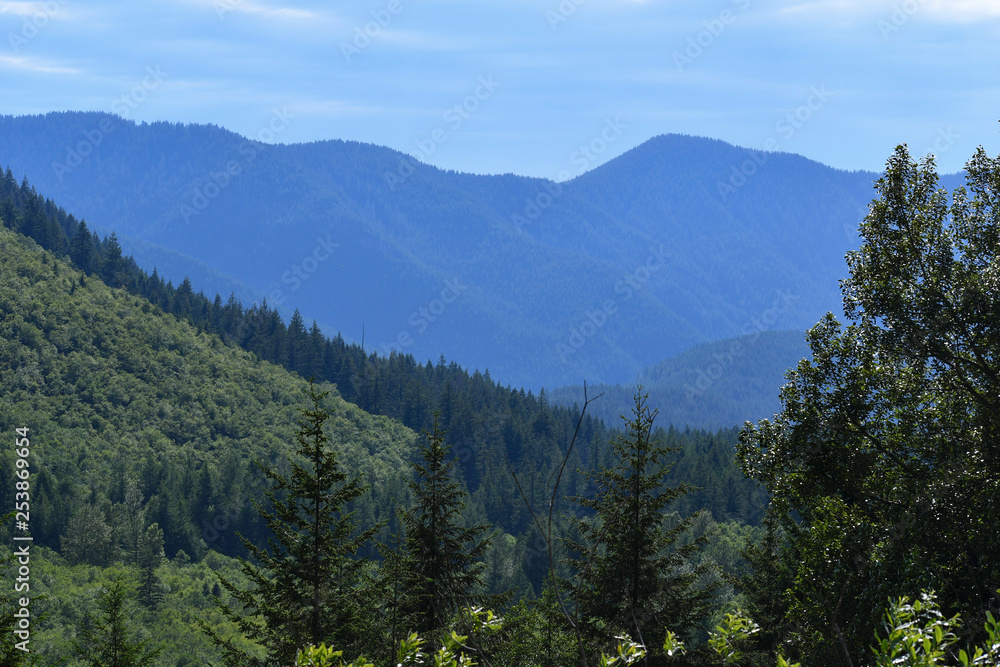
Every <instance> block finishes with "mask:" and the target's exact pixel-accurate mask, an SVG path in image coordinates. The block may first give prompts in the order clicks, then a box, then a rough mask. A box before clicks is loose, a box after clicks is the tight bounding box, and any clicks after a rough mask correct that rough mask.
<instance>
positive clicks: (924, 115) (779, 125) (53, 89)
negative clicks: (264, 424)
mask: <svg viewBox="0 0 1000 667" xmlns="http://www.w3.org/2000/svg"><path fill="white" fill-rule="evenodd" d="M0 28H2V30H0V35H3V36H4V39H3V40H2V43H0V99H2V100H3V104H2V105H0V113H6V114H26V113H42V112H46V111H52V110H65V109H93V110H104V111H115V112H118V113H122V109H123V105H121V104H120V103H119V104H117V105H116V104H115V102H116V100H121V98H122V97H123V96H126V97H128V96H130V95H132V93H133V91H136V90H137V87H139V88H142V86H143V78H144V77H145V76H147V75H146V72H147V68H159V71H161V72H164V73H165V76H164V77H163V79H162V81H161V82H160V83H158V85H157V86H156V87H155V88H153V89H149V90H143V91H142V93H140V96H141V97H142V99H141V100H140V101H135V100H133V102H135V103H134V104H129V105H125V106H124V109H125V111H127V113H122V115H126V117H130V118H134V119H136V120H145V121H154V120H171V121H183V122H201V123H215V124H218V125H223V126H225V127H228V128H230V129H232V130H234V131H237V132H240V133H242V134H245V135H248V136H256V135H257V134H258V133H259V131H260V130H261V128H263V127H266V124H267V122H268V119H269V118H270V117H271V114H272V110H273V109H274V108H287V109H288V110H289V111H290V112H291V113H292V114H294V116H295V118H294V121H293V122H292V123H291V124H290V125H289V127H288V128H287V130H286V131H285V132H283V133H282V135H281V136H280V137H279V138H278V139H279V140H281V141H312V140H318V139H331V138H342V139H355V140H360V141H368V142H372V143H377V144H382V145H387V146H390V147H392V148H396V149H398V150H401V151H404V152H408V153H411V154H413V155H416V156H418V157H422V159H425V160H426V161H428V162H431V163H432V164H436V165H438V166H441V167H444V168H453V169H460V170H465V171H474V172H490V173H498V172H516V173H522V174H529V175H536V176H548V177H555V176H556V175H558V174H559V173H560V172H561V171H564V170H565V169H566V165H567V161H568V160H569V156H571V155H572V154H573V153H574V151H576V150H577V148H578V147H579V146H580V145H583V144H586V143H588V142H589V141H591V140H592V139H593V138H594V136H596V134H597V133H599V132H600V131H601V128H603V127H604V124H605V121H606V119H607V118H608V117H613V116H618V117H621V118H622V119H626V120H627V121H628V126H629V129H628V131H627V132H626V133H625V134H624V135H623V136H622V137H621V140H620V141H618V142H616V144H615V146H614V147H611V148H609V150H608V151H607V153H606V154H605V155H602V156H600V157H601V161H603V160H606V159H609V158H611V157H613V156H614V155H616V154H618V153H620V152H622V151H624V150H627V149H628V148H630V147H633V146H635V145H638V144H640V143H642V142H643V141H645V140H646V139H648V138H649V137H651V136H654V135H657V134H662V133H668V132H681V133H687V134H697V135H705V136H712V137H718V138H721V139H724V140H727V141H731V142H733V143H736V144H740V145H745V146H749V147H762V146H763V145H764V144H765V142H767V141H768V140H780V146H781V149H782V150H788V151H793V152H799V153H803V154H805V155H807V156H809V157H811V158H814V159H817V160H820V161H822V162H825V163H827V164H831V165H834V166H837V167H842V168H851V169H858V168H864V169H878V168H880V167H881V166H882V164H883V163H884V160H885V158H886V157H887V156H888V155H889V153H890V152H891V151H892V148H893V147H894V146H895V145H896V144H897V143H902V142H906V143H909V144H910V146H911V148H912V149H913V150H914V151H916V152H918V153H924V152H930V151H933V152H935V153H936V154H938V162H939V164H940V165H941V166H942V167H943V168H944V169H946V170H949V171H954V170H957V169H959V168H960V167H961V166H962V164H963V163H964V161H965V160H966V159H967V158H968V157H969V156H970V155H971V153H972V151H973V150H974V148H975V147H976V146H977V145H980V144H982V145H985V146H986V147H987V149H988V150H990V151H991V152H992V153H997V152H998V149H1000V144H998V142H997V120H998V118H1000V70H998V69H997V68H996V66H995V64H996V63H997V62H1000V1H987V0H978V1H975V0H957V1H949V2H944V0H893V1H890V2H883V1H881V0H879V1H876V2H871V1H870V0H868V1H862V0H818V1H815V2H779V1H777V0H712V1H710V2H704V1H699V2H695V1H694V0H680V1H671V2H666V1H664V0H645V1H640V0H547V1H544V0H543V1H529V0H512V1H510V2H504V3H496V2H484V1H479V0H461V1H459V0H454V1H449V0H421V1H420V2H416V1H415V0H378V1H373V2H367V1H364V2H358V3H349V4H348V3H343V4H338V5H337V6H336V7H331V6H330V4H329V3H320V2H295V3H278V2H272V1H270V0H174V1H173V2H162V3H149V4H148V5H147V4H146V3H141V4H140V3H137V4H135V5H121V4H119V3H112V2H109V1H106V0H95V1H94V2H88V3H87V4H86V5H84V4H82V3H81V2H79V0H49V1H46V2H23V1H18V2H0ZM482 77H492V80H494V81H496V82H497V83H498V85H497V86H496V87H495V89H494V90H492V91H491V92H490V94H489V95H488V96H485V97H484V96H483V95H481V94H480V95H477V87H479V86H480V80H481V78H482ZM820 87H821V88H823V89H824V90H826V91H829V95H828V96H827V97H826V99H825V100H824V101H823V102H822V104H821V105H817V103H816V101H815V95H814V93H813V91H814V90H815V89H817V88H820ZM480 92H481V91H480ZM130 99H131V98H130ZM813 107H816V108H813ZM789 128H792V129H793V130H794V131H793V132H789ZM435 130H442V131H444V132H445V135H444V137H443V139H444V140H443V141H440V142H435V148H434V151H433V152H430V153H428V152H427V151H421V149H420V146H421V142H424V141H425V140H426V138H427V137H429V136H431V134H432V133H433V132H434V131H435ZM942 136H948V137H949V139H948V141H947V142H942V140H941V137H942ZM424 145H426V144H424Z"/></svg>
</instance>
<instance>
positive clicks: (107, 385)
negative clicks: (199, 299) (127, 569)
mask: <svg viewBox="0 0 1000 667" xmlns="http://www.w3.org/2000/svg"><path fill="white" fill-rule="evenodd" d="M0 265H2V266H3V270H2V271H0V431H2V432H5V433H7V432H13V429H14V428H16V427H21V426H27V427H28V428H30V429H31V433H32V435H33V438H32V442H33V445H34V447H33V449H32V456H33V460H32V465H33V471H34V472H35V475H36V477H35V482H34V484H33V488H35V489H36V491H35V493H34V494H33V496H32V501H33V509H36V510H37V512H34V513H33V516H34V517H35V518H34V519H33V522H32V531H33V534H34V535H35V538H36V542H37V543H39V544H41V545H46V546H50V547H53V548H58V547H59V538H60V536H61V535H62V534H63V533H64V531H65V529H66V526H67V522H68V521H69V519H70V516H71V514H72V512H73V511H74V509H76V508H77V507H78V506H79V505H80V504H81V503H82V502H85V501H89V502H95V501H98V500H99V499H101V498H106V499H108V500H110V501H113V502H119V501H120V500H121V496H122V493H123V489H124V486H125V483H126V478H129V477H132V478H135V479H136V480H137V481H138V482H139V490H140V492H141V493H142V494H143V497H144V498H146V499H148V504H149V506H150V507H151V509H150V510H149V513H150V515H151V516H153V517H155V518H154V519H151V520H156V521H159V522H160V526H161V528H163V530H164V534H165V538H166V548H167V554H168V555H170V556H172V555H173V554H174V553H176V552H177V551H178V550H179V549H183V550H184V551H185V552H187V553H188V554H190V555H192V556H194V557H200V556H201V555H203V554H204V553H205V550H206V548H207V547H212V548H215V549H219V550H223V551H228V552H230V553H239V551H240V547H239V542H238V540H237V539H236V536H235V532H234V531H235V530H239V531H241V532H243V533H244V534H245V535H247V536H248V537H250V538H251V539H257V538H260V537H261V534H260V527H259V525H257V524H258V522H257V521H256V520H255V516H256V514H255V512H254V511H253V508H252V507H251V506H250V503H249V502H248V499H249V498H251V497H257V496H258V495H259V488H260V484H261V480H260V477H259V475H257V474H256V472H255V471H254V467H253V465H252V461H254V460H261V461H269V462H271V463H272V464H273V463H275V462H276V461H281V460H284V459H285V457H286V455H287V454H288V452H290V451H291V443H293V441H294V438H293V434H294V429H295V424H296V421H297V419H298V414H297V412H296V408H297V407H301V406H302V405H304V402H303V401H304V395H303V393H302V392H303V389H304V387H305V382H304V381H303V380H302V379H300V378H298V377H297V376H295V375H293V374H290V373H288V372H287V371H285V370H284V369H281V368H279V367H276V366H273V365H271V364H268V363H266V362H261V361H260V360H259V359H257V358H256V357H254V356H253V355H251V354H249V353H247V352H244V351H242V350H239V349H234V348H231V347H227V346H226V345H224V344H223V343H222V342H221V341H220V340H219V339H218V338H217V337H214V336H208V335H205V334H203V333H198V332H196V331H195V329H194V328H193V327H191V326H189V325H188V324H187V323H185V322H179V321H177V320H176V319H175V318H174V317H173V316H171V315H164V314H162V312H159V309H158V308H156V307H155V306H151V305H150V303H149V302H148V301H145V300H144V299H141V298H139V297H135V296H131V295H129V294H127V293H125V292H124V291H122V290H112V289H110V288H108V287H107V286H106V285H104V284H102V283H100V282H99V281H98V280H96V279H94V278H84V277H83V276H82V274H80V273H79V272H77V271H75V270H73V269H70V268H68V267H67V266H66V265H65V264H64V263H63V262H61V261H57V260H53V259H51V256H50V255H49V254H47V253H44V252H43V251H41V250H40V249H39V248H38V247H37V246H35V245H34V244H33V243H32V242H31V241H29V240H27V239H25V238H24V237H21V236H19V235H17V234H14V233H12V232H10V231H8V230H7V229H4V228H2V227H0ZM328 388H330V389H332V387H328ZM326 405H327V407H329V408H331V409H333V410H334V411H335V418H334V419H332V420H331V421H330V423H329V426H330V435H331V437H332V438H333V440H334V442H335V443H336V446H337V447H338V448H339V450H340V452H341V461H342V463H343V464H344V465H345V467H347V468H348V469H349V470H351V471H353V472H354V474H357V475H361V476H362V477H363V478H365V479H366V480H381V482H382V483H381V484H379V485H377V486H375V487H374V488H373V492H374V495H373V496H372V497H371V498H369V499H368V500H367V501H366V505H365V506H364V510H363V511H364V512H365V513H367V514H368V515H371V516H374V515H381V514H382V513H384V512H388V513H389V514H391V511H390V510H388V509H386V504H387V503H388V502H389V501H388V496H387V495H386V494H390V493H392V494H394V493H396V491H395V490H394V489H393V487H394V486H395V487H399V486H400V484H401V480H403V479H405V478H408V474H409V470H408V462H409V461H410V460H411V458H412V455H413V452H414V451H415V450H414V447H415V440H416V436H415V434H414V433H413V432H412V431H410V430H409V429H407V428H405V427H403V426H402V425H400V424H399V423H397V422H394V421H392V420H390V419H387V418H385V417H375V416H372V415H369V414H367V413H365V412H363V411H362V410H360V409H358V408H357V407H356V406H354V405H352V404H349V403H346V402H345V401H343V400H342V399H340V398H339V397H338V396H336V392H335V391H334V394H333V395H331V396H330V397H329V399H328V400H327V402H326ZM2 456H3V460H4V462H5V463H12V461H11V460H10V459H11V456H12V453H11V452H10V451H7V450H5V451H4V452H3V454H2ZM392 479H396V482H392ZM12 484H13V481H12V479H10V476H9V475H4V476H3V478H2V480H0V492H3V493H4V495H3V497H4V498H10V499H12V498H13V489H12V487H11V485H12ZM8 491H9V492H10V493H7V492H8ZM235 498H240V499H241V502H240V503H239V504H238V506H235V507H231V506H230V505H231V503H232V501H233V499H235ZM9 502H10V501H9V500H5V501H4V504H5V505H6V504H7V503H9ZM213 508H214V509H213ZM380 508H381V509H380ZM220 515H224V516H226V517H227V521H226V523H227V528H226V530H223V531H220V530H218V526H217V525H215V522H214V520H215V519H216V518H217V517H218V516H220ZM206 522H207V523H206ZM206 526H208V527H212V526H215V528H214V529H213V530H208V529H207V528H206Z"/></svg>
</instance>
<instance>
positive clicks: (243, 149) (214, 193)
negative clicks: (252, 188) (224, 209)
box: [180, 107, 295, 224]
mask: <svg viewBox="0 0 1000 667" xmlns="http://www.w3.org/2000/svg"><path fill="white" fill-rule="evenodd" d="M294 118H295V115H294V114H291V113H289V111H288V108H287V107H282V108H281V109H272V110H271V118H270V120H269V121H268V124H267V125H266V126H265V127H262V128H261V129H260V130H259V131H258V132H257V140H258V141H259V142H260V143H263V144H265V145H266V144H267V143H268V142H270V141H273V140H274V138H275V136H277V135H278V134H280V133H281V132H282V131H284V129H285V128H287V127H288V126H289V124H290V121H291V120H292V119H294ZM262 148H263V146H259V145H255V144H253V143H252V142H249V141H248V142H247V143H245V144H243V145H242V146H240V149H239V153H240V155H241V156H242V159H241V160H240V161H237V160H228V161H226V162H225V164H223V165H222V166H221V167H220V168H219V169H217V170H213V171H209V172H208V174H206V175H205V176H204V181H205V182H204V183H202V184H200V185H196V186H195V188H194V194H193V195H192V196H191V199H190V201H187V202H182V203H181V204H180V214H181V217H182V218H184V222H185V223H186V224H190V223H191V218H193V217H195V216H198V215H201V213H202V212H203V211H204V210H205V209H207V208H208V206H209V204H211V203H212V202H213V201H214V200H215V199H217V198H218V197H219V195H221V194H222V193H223V192H224V191H225V190H226V188H228V187H229V186H230V185H231V184H232V183H233V180H234V179H235V178H236V177H237V176H239V175H240V174H242V173H243V167H244V166H246V165H248V164H250V163H251V162H253V161H254V160H256V159H257V155H258V153H259V152H260V151H261V149H262Z"/></svg>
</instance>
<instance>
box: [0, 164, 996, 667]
mask: <svg viewBox="0 0 1000 667" xmlns="http://www.w3.org/2000/svg"><path fill="white" fill-rule="evenodd" d="M966 181H967V182H966V185H965V186H964V187H959V188H956V189H954V190H953V191H951V192H947V191H945V190H944V189H942V188H941V187H940V186H939V183H938V177H937V173H936V169H935V165H934V161H933V158H925V159H923V160H920V161H914V160H913V159H912V158H911V156H910V155H909V153H908V151H907V150H906V148H905V147H900V148H898V149H897V151H896V152H895V153H894V154H893V155H892V156H891V157H890V159H889V161H888V163H887V166H886V171H885V174H884V175H883V177H882V178H881V179H880V180H879V181H878V183H877V185H876V198H875V199H874V201H873V202H872V204H871V205H870V207H869V211H868V215H867V217H866V218H865V221H864V223H863V224H862V226H861V230H860V232H861V236H862V243H861V248H860V250H857V251H852V252H850V253H849V254H848V256H847V263H846V266H845V279H844V280H843V281H842V284H841V288H842V291H843V297H844V309H845V319H846V321H845V322H843V323H842V322H840V321H839V320H838V319H837V318H836V317H834V315H832V314H830V315H827V316H826V317H825V318H824V319H822V320H821V321H820V322H818V323H817V324H816V326H815V327H813V328H812V329H810V331H809V332H808V334H807V337H806V338H807V343H808V354H809V356H808V358H803V359H802V361H800V362H799V363H798V365H797V366H795V367H794V368H792V369H790V370H789V371H788V373H787V375H786V383H785V385H784V386H783V387H782V389H781V392H780V396H779V398H780V410H779V412H777V413H776V414H775V415H774V417H773V418H771V419H765V420H761V421H758V422H756V423H752V422H746V423H744V425H743V426H742V427H740V426H738V425H736V424H733V425H732V426H731V427H730V428H725V429H721V430H718V431H704V430H692V429H686V428H685V429H684V430H679V429H677V428H675V427H674V426H672V425H671V424H669V423H664V420H662V419H659V418H658V414H657V411H656V410H653V409H651V408H650V407H649V404H648V402H647V397H646V395H645V393H644V390H643V388H642V387H641V386H637V387H636V388H635V391H634V392H632V396H631V401H630V403H631V407H630V409H629V410H628V411H627V412H625V414H624V415H622V416H621V417H619V418H618V419H617V420H612V419H611V418H610V416H609V415H607V414H606V413H604V414H603V416H604V417H605V418H604V419H601V418H598V417H596V416H595V415H597V414H602V413H601V412H600V411H599V410H597V409H595V406H598V405H600V401H601V400H603V399H605V398H607V397H605V396H601V395H600V393H601V392H600V390H596V391H595V390H594V388H589V389H588V388H586V387H583V388H581V389H580V396H579V400H578V402H577V404H576V405H574V406H572V407H561V406H558V405H555V404H554V403H550V401H549V397H548V396H547V395H546V393H545V392H544V391H542V392H539V393H538V394H537V395H536V394H533V393H532V392H525V391H523V390H516V389H514V388H512V387H504V386H501V385H500V384H499V383H497V382H495V381H494V380H493V379H492V378H491V377H490V374H489V372H488V371H484V372H482V373H481V372H479V371H476V372H473V373H470V372H469V371H468V370H466V369H463V368H461V367H460V366H459V365H458V364H457V363H456V362H448V361H447V360H446V359H445V357H443V356H442V357H440V358H439V360H438V361H437V362H436V363H433V362H432V361H427V362H426V363H423V362H420V361H418V360H416V359H414V358H413V357H412V356H408V355H403V354H398V353H393V354H391V355H389V356H380V355H379V354H377V353H372V352H368V351H366V350H365V349H364V348H363V347H362V346H360V345H355V344H348V343H346V342H345V341H344V340H343V339H342V338H341V337H340V336H337V337H334V338H330V337H327V336H325V335H324V334H323V333H322V332H321V331H320V329H319V327H318V325H317V324H316V323H315V322H312V324H311V325H309V324H307V321H306V318H305V316H304V315H303V314H301V313H299V312H298V311H296V312H295V314H294V315H293V317H292V318H291V319H290V320H289V321H288V322H287V323H286V322H284V321H283V320H282V318H281V317H280V316H279V314H278V312H277V311H276V310H275V309H273V308H271V307H270V306H268V304H267V303H266V302H264V303H260V304H253V305H250V306H249V307H248V306H246V305H244V304H241V303H240V302H239V301H238V300H237V299H236V298H235V297H234V296H230V297H229V298H228V300H224V298H223V297H222V296H221V295H215V297H214V298H208V297H206V296H205V295H204V294H203V293H201V292H196V291H195V288H194V286H193V285H192V284H191V282H190V281H189V280H185V281H183V282H182V283H181V284H180V285H178V286H174V285H172V284H171V283H170V282H165V281H163V280H162V279H161V278H160V277H159V276H158V275H157V273H156V271H153V273H152V274H148V273H146V272H144V271H143V270H141V269H140V268H139V267H138V266H137V265H136V263H135V261H134V260H133V259H132V258H130V257H125V256H123V253H122V250H121V247H120V246H119V244H118V241H117V239H116V237H115V235H114V234H111V235H109V236H107V237H105V238H99V237H98V236H97V235H95V234H94V233H92V232H91V231H90V230H89V229H88V228H87V225H86V223H85V222H84V221H82V220H77V219H76V218H75V217H74V216H73V215H71V214H69V213H67V212H66V211H65V210H63V209H61V208H60V207H59V206H58V205H57V204H56V203H55V202H53V201H51V200H49V199H46V198H45V197H43V196H42V195H40V194H39V193H37V192H36V191H35V190H34V188H33V187H32V186H31V185H30V184H29V183H27V181H22V182H20V183H18V182H17V180H16V179H15V178H14V175H13V174H12V173H11V171H10V170H9V169H8V170H7V171H6V174H5V175H4V176H3V178H0V221H2V223H3V224H2V226H0V267H2V268H0V434H3V435H2V437H3V438H5V439H6V441H7V443H8V445H7V446H5V447H3V448H2V449H0V515H4V516H6V520H5V521H4V522H3V525H2V526H0V560H2V561H3V565H2V568H3V584H2V589H3V593H2V594H0V602H2V604H3V606H2V608H0V627H2V628H3V630H2V634H0V665H67V666H70V667H76V666H84V665H86V666H97V665H108V666H113V667H124V666H126V665H128V666H131V665H154V666H168V665H169V666H175V665H176V666H177V667H182V666H184V665H218V666H220V667H223V666H224V667H235V666H238V665H239V666H242V665H252V666H264V665H283V666H284V665H299V666H303V667H304V666H309V665H312V666H318V665H328V666H333V665H342V664H349V663H350V664H353V665H355V666H359V667H360V666H361V665H369V664H371V665H379V666H381V665H397V664H398V665H417V664H435V665H456V666H458V665H472V664H481V665H581V666H582V665H628V664H642V665H675V664H676V665H726V664H728V665H748V666H754V667H758V666H765V665H766V666H771V665H792V664H795V663H798V664H800V665H804V666H812V665H816V666H825V665H830V666H834V665H852V666H853V665H879V666H881V665H895V664H905V665H945V664H947V665H959V664H962V665H969V664H977V665H988V664H998V662H1000V630H998V626H997V623H996V618H997V616H998V615H1000V590H998V589H1000V560H998V556H997V554H998V553H1000V531H998V529H997V523H996V517H997V516H998V509H1000V507H998V506H1000V470H998V469H997V467H998V465H1000V464H998V461H1000V457H998V455H997V454H998V452H997V442H1000V439H998V435H1000V434H998V428H1000V421H998V420H1000V404H998V403H1000V375H998V373H1000V370H998V369H997V367H996V359H997V355H998V353H1000V334H998V333H997V331H996V329H995V327H996V323H997V322H1000V283H998V272H1000V259H998V250H1000V204H998V198H1000V158H998V159H993V158H990V157H988V156H987V155H986V154H985V153H984V152H983V151H982V150H980V151H979V152H977V154H976V155H975V156H974V157H973V158H972V159H971V160H970V161H969V163H968V165H967V169H966ZM668 371H669V369H665V370H664V369H659V372H660V373H661V374H663V373H666V372H668ZM656 372H657V369H654V370H653V371H651V372H650V374H648V375H649V376H650V377H653V376H655V375H656ZM614 399H615V401H616V405H617V404H620V402H621V401H622V397H621V396H616V397H614ZM24 460H27V461H28V462H29V464H24V463H22V461H24ZM25 470H27V471H28V472H23V471H25ZM19 494H22V495H19ZM18 503H25V504H27V503H30V519H28V518H27V517H25V518H24V519H23V520H24V522H25V523H26V524H29V525H30V531H28V530H25V526H23V525H22V524H19V523H17V522H18V521H21V520H22V519H19V518H16V517H17V513H18V512H21V511H22V510H23V509H24V507H26V505H24V506H22V505H18ZM26 535H30V538H31V542H30V560H29V559H28V557H27V556H26V555H24V554H26V553H27V552H26V551H25V549H27V548H28V547H25V546H24V544H25V543H26V542H25V541H24V540H21V541H19V540H18V538H19V537H20V538H24V537H25V536H26ZM26 570H29V571H30V574H26V573H25V572H26ZM19 577H20V578H21V580H24V581H28V579H29V578H30V582H29V583H30V590H29V589H26V588H25V589H23V590H22V589H19V588H18V582H19V581H20V580H19ZM22 583H23V582H22ZM25 595H30V604H25V603H23V602H22V600H24V599H28V598H24V597H23V596H25ZM25 608H28V609H30V619H29V620H27V621H26V619H25V616H24V615H23V614H22V611H21V610H23V609H25ZM25 623H27V624H28V629H25ZM19 632H20V633H21V634H18V633H19ZM29 635H30V651H24V650H22V648H24V647H27V646H29V645H27V644H24V643H23V642H25V641H27V640H26V639H25V637H26V636H29ZM19 642H22V644H21V646H20V647H19V646H18V644H19Z"/></svg>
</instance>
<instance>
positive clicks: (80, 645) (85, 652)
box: [73, 574, 162, 667]
mask: <svg viewBox="0 0 1000 667" xmlns="http://www.w3.org/2000/svg"><path fill="white" fill-rule="evenodd" d="M131 598H132V591H131V588H130V586H129V584H128V583H127V581H126V579H125V576H124V575H123V574H120V575H119V576H117V577H116V578H115V579H114V580H113V581H112V582H111V584H110V585H109V586H108V587H107V588H105V589H104V591H103V592H102V593H101V594H100V595H99V596H98V598H97V605H96V609H91V610H88V612H87V614H86V615H85V616H84V619H83V622H82V623H81V624H80V628H79V630H78V633H77V639H76V640H75V641H74V642H73V645H74V649H75V651H76V654H77V656H79V657H80V658H81V659H82V660H83V663H84V664H85V665H87V666H88V667H146V666H147V665H152V664H154V661H155V660H156V658H157V656H158V655H159V654H160V652H161V651H162V648H153V647H152V641H151V640H149V639H139V638H137V637H136V632H135V631H134V630H132V627H131V626H132V623H131V622H130V621H129V619H130V616H131V614H130V600H131Z"/></svg>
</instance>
